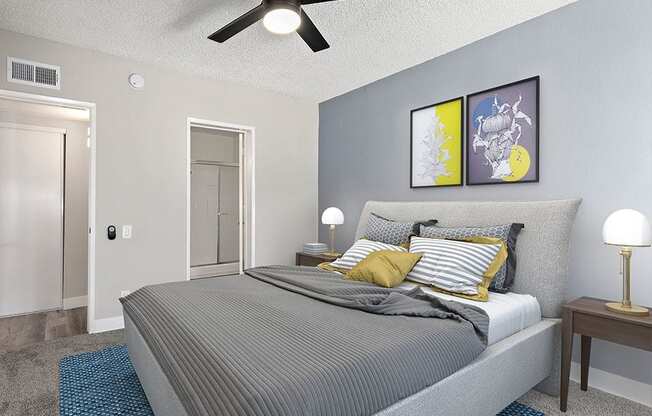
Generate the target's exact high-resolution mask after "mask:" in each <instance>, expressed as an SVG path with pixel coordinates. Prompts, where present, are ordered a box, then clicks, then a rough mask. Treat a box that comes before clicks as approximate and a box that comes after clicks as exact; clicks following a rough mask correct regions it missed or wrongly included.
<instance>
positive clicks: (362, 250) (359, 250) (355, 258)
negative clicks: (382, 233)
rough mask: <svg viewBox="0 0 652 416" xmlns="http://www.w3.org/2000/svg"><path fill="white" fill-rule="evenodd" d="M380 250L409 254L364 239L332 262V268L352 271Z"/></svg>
mask: <svg viewBox="0 0 652 416" xmlns="http://www.w3.org/2000/svg"><path fill="white" fill-rule="evenodd" d="M380 250H392V251H401V252H403V253H407V250H406V249H404V248H403V247H400V246H393V245H391V244H386V243H380V242H378V241H371V240H364V239H362V240H358V241H356V242H355V243H353V245H352V246H351V248H350V249H348V250H346V253H344V254H343V255H342V257H340V258H339V259H337V260H335V261H334V262H332V263H331V264H330V266H331V267H335V268H338V269H345V270H350V269H352V268H353V267H355V265H356V264H358V263H360V262H361V261H362V260H364V259H365V257H367V256H368V255H369V254H371V253H373V252H374V251H380Z"/></svg>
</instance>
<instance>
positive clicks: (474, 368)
mask: <svg viewBox="0 0 652 416" xmlns="http://www.w3.org/2000/svg"><path fill="white" fill-rule="evenodd" d="M559 327H560V320H558V319H544V320H542V321H541V322H539V323H537V324H535V325H533V326H531V327H529V328H526V329H524V330H523V331H520V332H518V333H517V334H514V335H512V336H511V337H509V338H506V339H504V340H502V341H500V342H497V343H496V344H494V345H491V346H490V347H489V348H487V349H486V350H485V351H484V352H483V353H482V354H481V355H480V356H479V357H478V358H477V359H476V360H475V361H473V362H472V363H471V364H469V365H468V366H466V367H464V368H463V369H461V370H459V371H457V372H456V373H454V374H452V375H451V376H449V377H447V378H445V379H444V380H442V381H440V382H438V383H436V384H434V385H432V386H430V387H428V388H426V389H424V390H422V391H420V392H418V393H416V394H414V395H412V396H409V397H407V398H405V399H403V400H401V401H399V402H397V403H395V404H393V405H392V406H390V407H388V408H386V409H384V410H381V411H380V412H378V413H377V414H376V416H399V415H408V414H409V415H423V416H438V415H442V416H444V415H445V416H468V415H474V416H495V415H496V414H497V413H498V412H500V411H501V410H502V409H504V408H505V407H507V406H508V405H509V404H510V403H511V402H513V401H514V400H516V399H518V398H519V397H520V396H522V395H523V394H525V393H526V392H527V391H529V390H530V389H532V388H535V387H536V388H537V389H538V390H540V391H543V392H544V393H548V394H557V393H558V392H559V388H558V386H559V372H558V370H557V368H558V366H559V360H558V357H559V345H560V342H559ZM125 332H126V338H127V345H128V348H129V356H130V358H131V361H132V362H133V365H134V368H135V369H136V373H137V374H138V378H139V379H140V381H141V384H142V386H143V390H144V391H145V394H146V395H147V399H148V400H149V403H150V405H151V406H152V410H153V411H154V414H155V415H156V416H188V414H187V412H186V411H185V409H184V407H183V405H182V404H181V401H180V400H179V398H178V397H177V395H176V393H175V392H174V390H173V388H172V386H171V384H170V382H169V381H168V379H167V377H166V376H165V374H164V373H163V370H162V369H161V367H160V365H159V364H158V362H157V361H156V359H155V358H154V355H153V354H152V352H151V351H150V349H149V347H148V346H147V343H146V342H145V340H144V338H143V336H142V335H141V334H140V332H139V331H138V329H137V328H136V327H135V326H134V324H133V322H132V321H131V320H130V319H129V316H127V315H126V314H125Z"/></svg>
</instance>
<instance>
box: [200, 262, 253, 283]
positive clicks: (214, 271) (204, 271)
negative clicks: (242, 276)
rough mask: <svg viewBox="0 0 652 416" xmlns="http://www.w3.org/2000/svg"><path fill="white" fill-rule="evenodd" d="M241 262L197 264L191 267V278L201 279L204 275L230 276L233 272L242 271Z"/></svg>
mask: <svg viewBox="0 0 652 416" xmlns="http://www.w3.org/2000/svg"><path fill="white" fill-rule="evenodd" d="M240 265H241V263H236V262H233V263H221V264H211V265H208V266H195V267H193V268H191V269H190V278H191V279H201V278H204V277H216V276H228V275H231V274H237V273H241V270H240Z"/></svg>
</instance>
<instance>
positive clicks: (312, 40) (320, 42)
mask: <svg viewBox="0 0 652 416" xmlns="http://www.w3.org/2000/svg"><path fill="white" fill-rule="evenodd" d="M297 33H298V34H299V36H301V39H303V41H304V42H306V43H307V44H308V46H310V49H312V51H313V52H319V51H322V50H324V49H328V48H330V45H329V44H328V42H326V39H324V37H323V36H322V34H321V33H319V30H318V29H317V26H315V24H314V23H313V22H312V20H310V18H309V17H308V15H307V14H306V12H305V11H303V10H301V26H299V29H297Z"/></svg>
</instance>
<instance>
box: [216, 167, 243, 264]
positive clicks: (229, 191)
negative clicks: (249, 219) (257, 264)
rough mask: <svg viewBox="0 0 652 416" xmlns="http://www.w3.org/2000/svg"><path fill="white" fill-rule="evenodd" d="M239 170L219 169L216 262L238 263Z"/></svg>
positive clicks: (230, 168)
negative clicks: (217, 247)
mask: <svg viewBox="0 0 652 416" xmlns="http://www.w3.org/2000/svg"><path fill="white" fill-rule="evenodd" d="M239 182H240V168H239V167H236V166H233V167H231V166H221V167H220V191H219V232H218V240H219V242H218V244H219V250H218V260H219V262H220V263H237V262H239V261H240V255H239V251H240V203H239V202H240V189H239V188H240V184H239Z"/></svg>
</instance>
